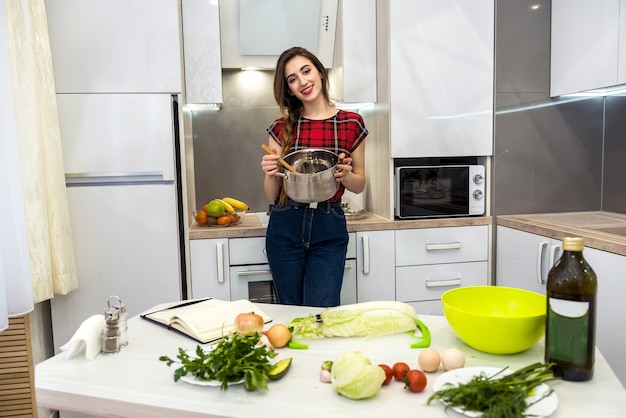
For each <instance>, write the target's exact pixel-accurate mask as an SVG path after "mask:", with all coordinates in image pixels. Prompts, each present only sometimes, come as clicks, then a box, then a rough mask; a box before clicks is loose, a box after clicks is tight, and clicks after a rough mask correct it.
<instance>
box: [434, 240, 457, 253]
mask: <svg viewBox="0 0 626 418" xmlns="http://www.w3.org/2000/svg"><path fill="white" fill-rule="evenodd" d="M459 248H461V243H460V242H447V243H442V244H428V243H427V244H426V251H439V250H455V249H459Z"/></svg>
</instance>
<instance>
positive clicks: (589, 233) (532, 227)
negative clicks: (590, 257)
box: [496, 211, 626, 256]
mask: <svg viewBox="0 0 626 418" xmlns="http://www.w3.org/2000/svg"><path fill="white" fill-rule="evenodd" d="M496 222H497V224H498V225H501V226H506V227H509V228H514V229H518V230H521V231H526V232H530V233H533V234H538V235H543V236H546V237H550V238H555V239H562V238H563V237H565V236H572V235H574V236H580V237H583V238H584V239H585V246H587V247H590V248H595V249H597V250H602V251H608V252H611V253H615V254H619V255H623V256H626V215H624V214H620V213H613V212H601V211H595V212H566V213H543V214H528V215H507V216H498V217H497V219H496Z"/></svg>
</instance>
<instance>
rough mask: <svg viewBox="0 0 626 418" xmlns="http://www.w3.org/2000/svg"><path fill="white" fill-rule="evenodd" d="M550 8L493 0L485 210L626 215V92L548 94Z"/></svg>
mask: <svg viewBox="0 0 626 418" xmlns="http://www.w3.org/2000/svg"><path fill="white" fill-rule="evenodd" d="M531 4H532V5H539V6H540V7H539V8H536V7H535V8H532V9H531V8H530V5H531ZM550 6H551V2H550V1H549V0H547V1H533V2H528V1H519V0H498V1H497V4H496V10H497V12H496V13H497V16H496V31H497V32H496V116H495V130H494V158H493V176H492V183H493V184H492V189H491V190H492V192H493V194H492V202H493V206H492V214H493V215H509V214H521V213H543V212H569V211H586V210H606V211H612V212H619V213H626V193H625V191H626V188H625V187H624V182H623V179H624V178H626V164H623V163H622V161H624V157H626V138H625V137H626V123H625V122H624V121H623V119H624V118H623V115H624V114H625V112H626V97H620V96H614V97H608V98H606V99H605V98H602V97H594V98H588V97H587V98H575V99H574V98H572V99H552V98H550V93H549V92H550Z"/></svg>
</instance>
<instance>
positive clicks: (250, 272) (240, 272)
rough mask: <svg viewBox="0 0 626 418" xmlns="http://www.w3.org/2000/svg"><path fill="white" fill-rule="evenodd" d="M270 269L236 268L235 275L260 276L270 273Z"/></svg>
mask: <svg viewBox="0 0 626 418" xmlns="http://www.w3.org/2000/svg"><path fill="white" fill-rule="evenodd" d="M271 273H272V272H271V271H270V269H265V270H237V276H261V275H267V274H271Z"/></svg>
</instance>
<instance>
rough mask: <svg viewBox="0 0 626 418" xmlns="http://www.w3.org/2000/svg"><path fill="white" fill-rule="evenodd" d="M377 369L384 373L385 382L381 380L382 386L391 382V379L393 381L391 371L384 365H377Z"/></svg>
mask: <svg viewBox="0 0 626 418" xmlns="http://www.w3.org/2000/svg"><path fill="white" fill-rule="evenodd" d="M378 367H380V368H381V369H383V371H384V372H385V380H383V386H385V385H388V384H389V382H391V379H393V370H392V369H391V367H389V366H387V365H386V364H379V365H378Z"/></svg>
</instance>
